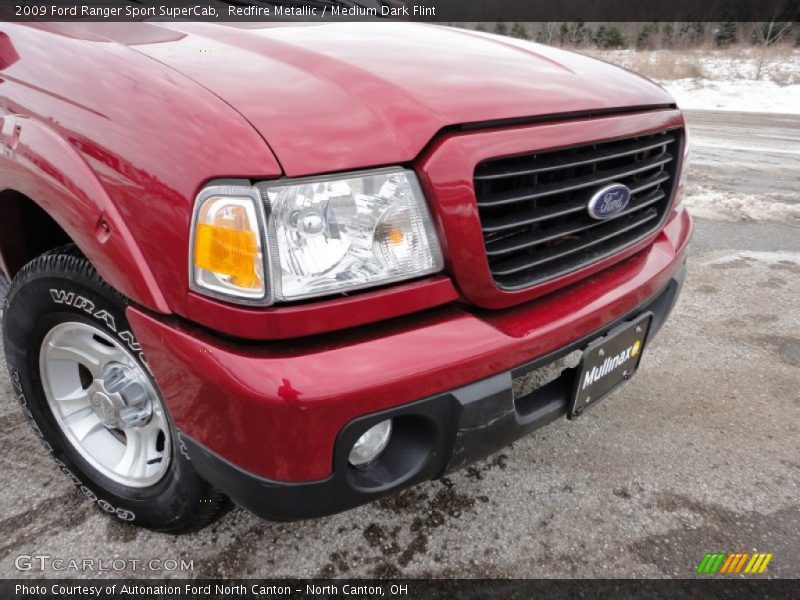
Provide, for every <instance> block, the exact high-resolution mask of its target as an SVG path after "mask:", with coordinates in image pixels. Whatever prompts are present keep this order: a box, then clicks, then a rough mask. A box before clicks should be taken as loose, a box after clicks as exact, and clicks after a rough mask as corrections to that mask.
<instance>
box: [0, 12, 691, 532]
mask: <svg viewBox="0 0 800 600" xmlns="http://www.w3.org/2000/svg"><path fill="white" fill-rule="evenodd" d="M0 121H2V126H1V127H0V145H1V146H2V154H0V182H1V183H2V192H0V257H1V258H2V266H3V269H4V271H5V273H6V275H7V276H8V278H9V279H10V280H11V281H12V283H11V287H10V289H9V292H8V298H7V306H6V310H5V318H4V340H5V353H6V356H7V361H8V366H9V370H10V374H11V377H12V381H13V384H14V386H15V390H16V396H17V398H18V400H19V402H20V403H21V405H22V407H23V410H24V411H25V413H26V414H27V415H28V416H29V417H30V419H31V423H32V425H33V427H34V429H35V430H36V432H37V434H38V435H39V436H41V439H42V442H43V443H44V446H45V448H46V450H47V452H49V453H50V454H52V456H53V458H54V459H55V461H56V463H57V464H58V466H59V467H60V469H61V470H63V471H64V473H66V475H67V476H68V477H69V479H70V480H71V481H72V482H73V483H74V484H75V485H76V486H78V487H79V488H80V490H81V491H82V492H83V493H84V494H85V495H86V496H87V498H89V500H90V501H92V502H93V503H95V504H96V505H97V506H98V507H99V508H100V509H102V510H103V511H106V512H108V513H110V514H112V515H115V516H116V517H117V518H119V519H122V520H124V521H132V522H134V523H136V524H138V525H141V526H144V527H148V528H152V529H156V530H161V531H170V532H178V531H186V530H190V529H196V528H198V527H202V526H204V525H206V524H207V523H209V522H210V521H211V520H212V519H213V518H214V516H215V514H216V512H217V510H218V508H219V506H220V504H221V502H222V501H223V499H224V497H225V496H228V497H230V498H232V499H233V500H234V501H235V502H237V503H238V504H240V505H242V506H244V507H246V508H247V509H249V510H251V511H252V512H254V513H256V514H257V515H260V516H262V517H265V518H269V519H298V518H307V517H318V516H321V515H326V514H330V513H334V512H336V511H341V510H345V509H348V508H350V507H354V506H357V505H359V504H362V503H365V502H369V501H371V500H374V499H376V498H378V497H380V496H383V495H385V494H390V493H393V492H396V491H397V490H400V489H402V488H404V487H407V486H410V485H413V484H415V483H418V482H420V481H423V480H428V479H431V478H436V477H440V476H442V475H443V474H445V473H447V472H449V471H451V470H453V469H457V468H459V467H462V466H463V465H465V464H467V463H469V462H470V461H474V460H476V459H479V458H481V457H484V456H486V455H488V454H490V453H492V452H494V451H496V450H497V449H499V448H501V447H503V446H504V445H506V444H508V443H509V442H511V441H513V440H515V439H517V438H519V437H520V436H523V435H525V434H527V433H528V432H530V431H532V430H534V429H536V428H538V427H541V426H542V425H545V424H547V423H549V422H551V421H553V420H554V419H556V418H559V417H564V416H566V417H568V418H575V417H577V416H578V415H580V414H582V413H583V412H585V411H586V410H587V409H588V408H590V407H592V406H594V404H595V403H596V402H598V401H599V400H601V399H602V398H604V397H605V396H606V395H607V394H608V393H609V392H610V391H611V390H613V389H614V388H616V387H617V386H618V385H620V384H621V383H623V382H624V381H626V380H627V379H628V378H629V377H630V376H631V375H632V374H633V373H634V372H635V370H636V369H637V367H638V365H639V361H640V359H641V357H642V351H643V350H644V351H645V353H646V348H647V343H648V342H649V340H651V339H652V338H653V336H654V335H655V334H656V332H657V331H658V329H659V328H660V326H661V325H662V323H663V322H664V320H665V319H666V317H667V315H668V313H669V312H670V310H671V308H672V306H673V304H674V302H675V300H676V297H677V295H678V293H679V290H680V287H681V283H682V280H683V276H684V269H685V266H684V263H685V257H686V252H687V243H688V241H689V238H690V234H691V228H692V226H691V220H690V217H689V214H688V213H687V211H686V209H685V208H684V207H683V206H682V205H681V204H680V197H681V188H682V186H683V178H684V169H683V168H682V165H683V164H684V163H685V158H686V155H687V137H686V131H685V126H684V120H683V117H682V114H681V112H680V111H679V110H678V109H677V108H676V106H675V103H674V101H673V99H672V98H671V97H670V96H669V95H668V94H667V93H666V92H665V91H664V90H663V89H661V88H660V87H658V86H657V85H655V84H653V83H652V82H650V81H647V80H646V79H643V78H641V77H639V76H637V75H635V74H632V73H629V72H626V71H624V70H622V69H619V68H616V67H613V66H611V65H608V64H605V63H602V62H599V61H596V60H592V59H589V58H586V57H583V56H579V55H576V54H571V53H569V52H565V51H561V50H558V49H554V48H549V47H545V46H540V45H536V44H532V43H528V42H524V41H520V40H514V39H510V38H504V37H498V36H494V35H489V34H484V33H479V32H474V31H465V30H460V29H451V28H445V27H434V26H431V25H424V24H416V25H415V24H409V23H392V22H386V23H324V24H323V23H317V24H312V23H275V24H272V25H263V24H253V23H241V24H238V23H230V24H210V23H205V24H204V23H187V22H172V23H155V22H144V23H137V24H130V23H129V24H119V23H61V24H3V25H0ZM145 357H146V359H145Z"/></svg>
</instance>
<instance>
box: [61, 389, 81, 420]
mask: <svg viewBox="0 0 800 600" xmlns="http://www.w3.org/2000/svg"><path fill="white" fill-rule="evenodd" d="M53 400H55V401H56V405H57V407H58V409H59V410H60V411H61V415H62V416H63V418H65V419H69V417H70V416H72V415H74V414H75V413H76V412H78V411H80V410H83V409H84V408H87V407H88V406H89V394H88V393H87V391H86V390H85V389H83V388H78V389H77V390H75V391H74V392H72V393H70V394H64V395H61V396H54V397H53Z"/></svg>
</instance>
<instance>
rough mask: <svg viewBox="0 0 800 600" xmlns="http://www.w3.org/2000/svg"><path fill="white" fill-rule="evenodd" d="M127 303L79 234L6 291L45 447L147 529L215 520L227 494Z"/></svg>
mask: <svg viewBox="0 0 800 600" xmlns="http://www.w3.org/2000/svg"><path fill="white" fill-rule="evenodd" d="M127 305H128V301H127V300H126V299H125V298H124V297H123V296H121V295H120V294H119V293H117V292H116V291H115V290H113V289H112V288H111V287H109V286H108V285H107V284H106V283H104V282H103V280H102V279H101V278H100V276H99V275H98V274H97V272H96V271H95V270H94V268H93V267H92V266H91V264H90V263H89V262H88V261H87V260H86V258H84V257H83V256H82V255H81V254H80V252H79V251H78V250H77V249H76V248H75V247H74V246H64V247H62V248H58V249H55V250H53V251H51V252H48V253H46V254H44V255H42V256H40V257H38V258H36V259H34V260H33V261H31V262H30V263H28V264H27V265H26V266H25V267H23V269H22V270H21V271H20V272H19V274H18V275H17V276H16V278H15V279H14V281H13V282H12V284H11V287H10V289H9V291H8V296H7V299H6V305H5V315H4V319H3V334H4V340H5V353H6V360H7V363H8V369H9V372H10V375H11V380H12V383H13V385H14V388H15V392H16V395H17V398H18V400H19V402H20V404H21V405H22V407H23V410H24V412H25V414H26V416H28V417H29V420H30V422H31V425H32V426H33V428H34V430H35V431H36V433H37V434H38V436H39V437H40V438H41V441H42V443H43V445H44V447H45V449H46V450H47V451H48V453H49V454H50V455H51V456H52V457H53V459H54V460H55V462H56V464H57V465H58V466H59V468H60V469H61V470H62V471H63V472H64V473H65V474H66V475H67V477H68V478H69V479H70V481H71V482H72V483H73V484H74V485H75V486H77V488H78V489H79V490H80V491H81V492H82V493H83V494H84V495H85V496H86V498H87V499H89V501H90V502H91V503H92V504H94V505H95V506H96V507H98V508H99V509H100V510H101V511H103V512H105V513H108V514H109V515H111V516H113V517H114V518H117V519H119V520H121V521H124V522H130V523H133V524H136V525H139V526H141V527H145V528H147V529H153V530H156V531H162V532H169V533H183V532H188V531H195V530H198V529H201V528H202V527H204V526H206V525H208V524H209V523H211V522H212V521H213V520H214V518H215V517H216V515H217V513H218V512H219V510H220V508H221V506H222V504H223V501H224V496H222V494H220V493H219V492H217V491H216V490H214V489H213V488H212V487H211V486H210V485H209V484H208V483H207V482H206V481H204V480H203V479H202V478H201V477H200V476H199V475H198V474H197V473H196V472H195V471H194V469H193V468H192V466H191V463H190V462H189V460H188V458H187V457H186V456H185V455H184V453H182V452H181V451H180V449H179V441H178V438H177V435H176V431H175V427H174V424H173V423H172V420H171V419H170V417H169V414H168V412H167V410H166V406H165V405H164V403H163V401H162V400H161V398H160V395H159V394H158V389H157V387H156V382H155V380H154V379H153V377H152V374H151V373H150V369H149V367H148V366H147V363H146V361H145V359H144V356H143V355H142V352H141V348H140V347H139V344H138V343H137V342H136V338H135V337H134V336H133V334H132V331H131V329H130V327H129V325H128V321H127V318H126V316H125V309H126V307H127ZM63 340H72V341H71V342H65V341H63ZM43 342H46V344H44V345H43ZM64 346H67V347H69V348H68V352H71V353H72V354H69V355H68V356H69V357H70V358H64ZM75 348H80V349H86V348H88V350H87V351H86V352H87V354H86V355H87V356H89V358H90V359H91V360H89V359H87V360H84V359H83V358H79V359H74V358H72V357H73V356H78V355H76V354H75V353H74V352H75ZM95 350H96V351H97V352H98V353H99V354H96V355H95V354H93V352H95ZM58 352H61V354H58ZM106 353H107V355H108V357H106ZM81 356H82V355H81ZM96 356H100V357H101V358H96ZM117 359H118V360H117ZM104 361H107V362H104ZM101 367H102V369H103V370H102V371H100V368H101ZM98 373H99V375H98ZM76 377H77V379H76ZM115 381H116V382H120V381H121V382H122V383H114V382H115ZM76 382H77V385H76ZM73 388H74V389H75V390H76V391H75V392H74V394H66V395H65V394H64V393H63V390H66V389H73ZM119 390H122V391H119ZM98 391H100V393H99V394H98ZM117 392H118V393H117ZM123 392H124V393H123ZM126 394H127V395H126ZM73 396H75V397H74V398H73ZM131 399H133V400H131ZM134 400H135V402H136V404H135V405H134V404H133V401H134ZM84 403H88V404H86V405H84ZM75 407H80V408H79V409H78V408H75ZM131 407H132V408H131ZM126 408H131V411H133V413H134V415H133V416H131V415H129V414H128V413H129V412H131V411H127V412H126V411H125V410H124V409H126ZM148 411H149V412H148ZM148 414H149V416H148ZM122 415H126V416H125V419H124V420H123V417H122ZM95 419H97V420H99V424H98V422H95ZM78 421H81V423H88V425H81V424H80V423H78ZM131 423H133V424H131ZM87 432H88V433H87ZM84 436H85V437H84ZM79 440H83V441H79ZM136 440H141V441H138V442H137V441H136ZM120 453H121V454H120ZM151 455H152V456H153V458H150V459H148V457H149V456H151ZM126 457H127V458H126ZM117 460H119V462H117Z"/></svg>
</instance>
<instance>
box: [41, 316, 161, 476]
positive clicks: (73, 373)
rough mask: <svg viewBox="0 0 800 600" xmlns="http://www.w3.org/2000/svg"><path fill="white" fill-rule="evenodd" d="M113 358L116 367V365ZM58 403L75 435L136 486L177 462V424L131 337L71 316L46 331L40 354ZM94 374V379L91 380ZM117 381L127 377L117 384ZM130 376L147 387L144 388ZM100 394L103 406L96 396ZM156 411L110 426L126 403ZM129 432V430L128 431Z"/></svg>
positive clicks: (48, 390)
mask: <svg viewBox="0 0 800 600" xmlns="http://www.w3.org/2000/svg"><path fill="white" fill-rule="evenodd" d="M112 363H113V370H112V369H110V368H108V367H109V366H110V364H112ZM39 366H40V371H41V373H42V383H43V387H44V390H45V395H46V396H47V400H48V403H49V405H50V409H51V411H52V413H53V416H54V417H55V419H56V420H57V422H58V425H59V427H61V429H62V430H63V431H64V433H65V434H66V436H67V438H68V439H69V442H70V443H71V444H72V446H73V447H74V448H75V449H76V450H78V451H79V452H80V453H81V455H82V456H83V457H84V458H85V459H86V460H87V461H89V462H90V463H91V464H92V466H93V467H95V468H97V469H98V470H99V471H100V472H101V473H103V474H104V475H106V476H108V477H110V478H112V479H113V480H115V481H117V482H119V483H121V484H123V485H126V486H130V487H134V488H142V487H147V486H150V485H152V484H153V483H155V482H156V481H158V480H159V479H161V477H163V475H164V473H165V472H166V470H167V469H168V467H169V463H170V457H171V449H170V436H169V431H170V430H169V423H168V421H167V418H166V414H165V412H164V409H163V407H162V406H161V404H160V399H159V397H158V392H157V391H156V390H155V389H154V388H153V386H152V384H151V382H150V380H149V378H148V376H147V374H146V373H145V372H144V371H143V369H142V366H141V364H139V362H138V361H137V360H136V357H134V356H133V355H132V354H131V353H130V352H128V350H127V348H126V347H125V345H124V344H121V343H120V341H119V340H117V339H115V338H113V337H111V336H110V335H109V334H108V333H106V332H104V331H103V330H101V329H99V328H97V327H94V326H92V325H89V324H87V323H82V322H71V321H69V322H64V323H61V324H59V325H57V326H55V327H53V329H52V330H51V331H50V332H49V333H48V334H47V336H45V338H44V340H43V342H42V346H41V355H40V358H39ZM89 377H91V379H89ZM110 382H114V383H121V385H117V386H116V387H113V386H112V388H113V389H112V388H110V387H108V386H109V385H110ZM130 382H135V383H138V385H140V386H142V387H144V391H145V392H146V396H141V394H137V393H136V391H135V388H133V386H131V385H130ZM95 400H96V401H97V403H98V406H94V405H93V404H92V402H94V401H95ZM140 402H145V403H147V404H141V406H142V407H143V409H145V410H146V409H149V410H150V411H152V413H151V415H150V419H149V420H148V421H147V422H146V423H145V424H144V425H143V426H140V427H137V426H130V427H125V426H124V424H118V425H117V427H115V428H113V429H111V428H110V427H107V426H106V425H105V423H106V416H103V415H107V413H111V414H108V415H107V416H108V418H109V420H108V422H112V421H113V419H112V417H113V416H114V415H115V414H116V416H118V413H119V411H120V410H122V409H123V408H125V407H126V406H139V405H140V404H139V403H140ZM120 434H121V435H122V436H124V438H123V437H121V435H120Z"/></svg>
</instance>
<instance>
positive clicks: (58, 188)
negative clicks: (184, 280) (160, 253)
mask: <svg viewBox="0 0 800 600" xmlns="http://www.w3.org/2000/svg"><path fill="white" fill-rule="evenodd" d="M0 121H1V124H0V148H2V157H0V181H2V186H3V188H4V189H13V190H15V191H17V192H20V193H22V194H24V195H26V196H27V197H29V198H31V199H33V201H34V202H36V203H37V204H38V205H39V206H40V207H41V208H42V209H43V210H44V211H45V212H46V213H47V214H48V215H50V216H51V217H52V218H53V219H54V220H55V221H56V222H57V223H58V224H59V225H60V226H61V227H62V229H64V231H65V232H66V233H67V235H69V236H70V238H71V239H72V240H73V241H74V242H75V244H76V245H77V246H78V248H80V250H81V251H82V252H83V253H84V255H86V257H87V258H88V259H89V261H91V263H92V264H93V265H94V266H95V268H96V269H97V271H98V273H100V275H101V276H102V277H103V279H105V280H106V281H107V282H108V283H109V284H110V285H111V286H112V287H114V288H115V289H117V290H118V291H119V292H120V293H122V294H124V295H125V296H127V297H128V298H130V299H132V300H134V301H135V302H137V303H139V304H142V305H144V306H147V307H149V308H151V309H153V310H156V311H158V312H162V313H168V312H170V307H169V305H168V303H167V301H166V300H165V298H164V295H163V294H162V292H161V289H160V288H159V286H158V284H157V282H156V280H155V278H154V277H153V273H152V272H151V270H150V268H149V266H148V264H147V262H146V261H145V259H144V256H143V255H142V252H141V250H140V248H139V246H138V244H137V242H136V239H135V237H134V236H133V235H132V234H131V232H130V230H129V229H128V227H127V226H126V225H125V222H124V221H123V219H122V217H121V216H120V214H119V211H118V210H117V208H116V207H115V205H114V203H113V202H112V201H111V199H110V198H109V196H108V194H107V192H106V190H105V189H104V187H103V186H102V185H101V183H100V182H99V181H98V179H97V177H96V176H95V174H94V172H93V171H92V169H91V168H90V167H89V165H88V164H87V163H86V162H85V161H84V159H83V158H82V157H81V156H80V154H78V152H77V151H76V150H75V148H74V147H73V146H71V145H70V144H69V143H68V142H67V141H66V140H64V139H63V138H62V137H61V136H59V135H58V134H57V133H56V132H55V131H53V130H52V129H50V128H49V127H48V126H47V125H46V124H45V123H43V122H41V121H39V120H38V119H35V118H31V117H25V116H22V115H15V114H6V115H4V116H2V117H0Z"/></svg>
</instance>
